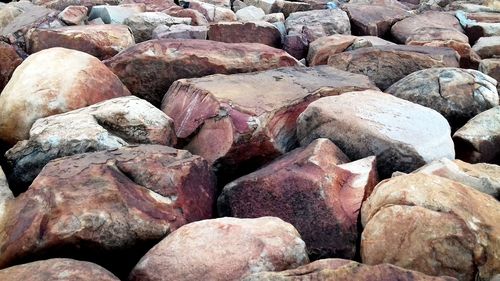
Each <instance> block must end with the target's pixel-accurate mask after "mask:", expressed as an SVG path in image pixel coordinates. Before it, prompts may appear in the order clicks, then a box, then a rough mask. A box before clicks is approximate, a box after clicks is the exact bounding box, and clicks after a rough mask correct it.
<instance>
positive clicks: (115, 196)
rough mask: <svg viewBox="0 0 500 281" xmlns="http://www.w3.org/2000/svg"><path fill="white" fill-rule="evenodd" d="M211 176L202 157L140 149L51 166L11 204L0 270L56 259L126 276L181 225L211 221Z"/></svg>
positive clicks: (61, 161)
mask: <svg viewBox="0 0 500 281" xmlns="http://www.w3.org/2000/svg"><path fill="white" fill-rule="evenodd" d="M214 196H215V182H214V176H213V174H212V172H211V170H210V168H209V166H208V164H207V162H206V161H204V160H203V159H202V158H200V157H199V156H193V155H191V154H190V153H188V152H187V151H182V150H176V149H173V148H169V147H166V146H159V145H142V146H136V147H126V148H121V149H117V150H113V151H104V152H96V153H89V154H79V155H75V156H70V157H65V158H60V159H57V160H54V161H52V162H50V163H49V164H47V166H45V168H44V169H43V170H42V172H41V173H40V174H39V175H38V177H37V178H36V179H35V181H34V182H33V184H32V185H31V186H30V188H29V189H28V190H27V191H26V192H25V193H22V194H21V195H20V196H19V197H17V198H16V199H15V200H13V201H11V202H10V203H9V204H8V206H7V208H6V211H5V213H4V216H3V217H2V221H3V223H2V226H1V227H0V234H1V237H2V239H1V240H0V249H1V252H0V267H6V266H9V265H12V264H16V263H20V262H23V261H27V260H28V261H29V260H34V259H41V258H46V257H54V256H58V257H61V256H65V257H73V258H77V259H84V260H90V261H93V262H96V263H98V264H101V265H104V266H105V267H107V268H109V269H111V270H112V271H113V272H115V273H117V274H119V275H122V274H126V273H128V272H129V270H130V266H132V265H133V264H134V263H136V262H137V260H138V258H139V257H140V256H141V255H142V254H143V253H144V252H145V250H146V249H148V247H150V246H151V245H152V244H153V243H156V242H157V241H159V240H160V239H162V238H163V237H164V236H165V235H167V234H169V233H170V232H171V231H173V230H175V229H177V228H179V227H180V226H182V225H184V224H186V223H189V222H193V221H197V220H201V219H208V218H211V217H212V215H213V214H212V212H213V210H212V208H213V202H214V200H215V198H214Z"/></svg>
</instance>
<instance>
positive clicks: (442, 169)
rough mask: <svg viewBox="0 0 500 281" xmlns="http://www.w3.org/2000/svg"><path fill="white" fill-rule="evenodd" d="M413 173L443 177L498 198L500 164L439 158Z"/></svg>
mask: <svg viewBox="0 0 500 281" xmlns="http://www.w3.org/2000/svg"><path fill="white" fill-rule="evenodd" d="M414 173H422V174H428V175H435V176H440V177H444V178H447V179H450V180H453V181H456V182H459V183H461V184H463V185H467V186H470V187H472V188H474V189H476V190H479V191H481V192H483V193H486V194H489V195H491V196H493V197H495V198H497V199H500V166H498V165H492V164H486V163H478V164H469V163H467V162H463V161H460V160H450V159H446V158H444V159H441V160H436V161H434V162H432V163H430V164H427V165H425V166H423V167H422V168H420V169H418V170H416V171H415V172H414Z"/></svg>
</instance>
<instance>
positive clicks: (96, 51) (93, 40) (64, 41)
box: [27, 24, 135, 60]
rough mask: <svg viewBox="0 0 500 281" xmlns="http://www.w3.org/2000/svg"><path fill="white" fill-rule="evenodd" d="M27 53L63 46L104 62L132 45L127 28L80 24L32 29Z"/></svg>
mask: <svg viewBox="0 0 500 281" xmlns="http://www.w3.org/2000/svg"><path fill="white" fill-rule="evenodd" d="M27 38H28V42H27V43H28V44H27V51H28V53H30V54H33V53H36V52H39V51H41V50H45V49H49V48H54V47H62V48H67V49H73V50H77V51H82V52H85V53H87V54H90V55H93V56H94V57H97V58H98V59H101V60H104V59H109V58H111V57H113V56H114V55H116V54H118V53H119V52H121V51H123V50H125V49H126V48H128V47H130V46H133V45H134V44H135V42H134V36H133V35H132V33H131V32H130V30H129V29H128V27H127V26H126V25H118V24H113V25H109V24H108V25H104V24H103V25H80V26H65V27H59V28H51V29H34V30H31V31H30V32H28V34H27Z"/></svg>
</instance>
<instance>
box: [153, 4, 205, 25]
mask: <svg viewBox="0 0 500 281" xmlns="http://www.w3.org/2000/svg"><path fill="white" fill-rule="evenodd" d="M163 12H164V13H166V14H168V15H171V16H173V17H178V18H190V19H191V25H196V26H201V25H203V26H206V25H208V20H207V19H206V17H205V16H204V15H203V14H202V13H200V12H198V11H197V10H193V9H176V8H170V9H168V10H165V11H163Z"/></svg>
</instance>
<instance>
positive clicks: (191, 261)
mask: <svg viewBox="0 0 500 281" xmlns="http://www.w3.org/2000/svg"><path fill="white" fill-rule="evenodd" d="M308 261H309V259H308V257H307V253H306V251H305V244H304V242H303V241H302V240H301V239H300V236H299V233H298V232H297V230H295V228H294V227H293V226H292V225H291V224H289V223H286V222H284V221H282V220H280V219H278V218H274V217H262V218H257V219H236V218H220V219H213V220H205V221H199V222H195V223H191V224H188V225H185V226H183V227H181V228H179V229H178V230H177V231H175V232H173V233H172V234H170V235H169V236H167V237H166V238H165V239H163V240H162V241H161V242H160V243H159V244H157V245H156V246H155V247H153V248H152V249H151V250H150V251H149V252H148V253H147V254H146V255H145V256H144V257H143V258H142V259H141V260H140V261H139V263H138V264H137V265H136V267H135V268H134V270H133V271H132V272H131V274H130V278H129V279H130V280H131V281H139V280H140V281H153V280H158V281H160V280H162V281H168V280H176V281H188V280H189V281H191V280H193V281H194V280H228V281H230V280H240V279H241V278H242V277H243V276H245V275H247V274H249V273H254V272H260V271H268V270H285V269H291V268H295V267H298V266H301V265H304V264H306V263H307V262H308Z"/></svg>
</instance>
